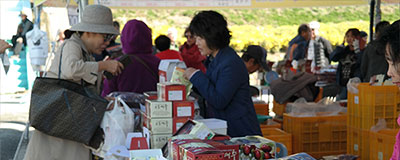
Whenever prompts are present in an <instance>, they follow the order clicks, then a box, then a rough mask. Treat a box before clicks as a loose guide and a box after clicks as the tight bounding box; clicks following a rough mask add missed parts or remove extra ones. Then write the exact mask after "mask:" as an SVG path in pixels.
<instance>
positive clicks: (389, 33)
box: [378, 20, 400, 65]
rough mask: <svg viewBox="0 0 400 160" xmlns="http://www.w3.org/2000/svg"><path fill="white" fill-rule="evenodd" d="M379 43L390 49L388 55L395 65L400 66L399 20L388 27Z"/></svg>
mask: <svg viewBox="0 0 400 160" xmlns="http://www.w3.org/2000/svg"><path fill="white" fill-rule="evenodd" d="M378 41H379V42H380V43H381V44H382V45H383V46H388V47H389V53H388V54H389V56H390V59H391V60H392V63H393V64H395V65H398V64H400V20H397V21H396V22H394V23H393V24H392V25H390V26H389V27H386V28H385V30H384V31H383V32H382V35H381V36H380V39H378ZM385 49H386V47H385Z"/></svg>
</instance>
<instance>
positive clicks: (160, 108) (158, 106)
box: [145, 99, 172, 118]
mask: <svg viewBox="0 0 400 160" xmlns="http://www.w3.org/2000/svg"><path fill="white" fill-rule="evenodd" d="M145 105H146V112H145V113H146V116H148V117H149V118H171V117H172V102H166V101H155V100H147V99H146V104H145Z"/></svg>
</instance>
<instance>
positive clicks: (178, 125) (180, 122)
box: [172, 117, 193, 133]
mask: <svg viewBox="0 0 400 160" xmlns="http://www.w3.org/2000/svg"><path fill="white" fill-rule="evenodd" d="M190 119H193V117H183V118H173V119H172V121H173V123H174V124H173V126H172V127H173V129H172V133H175V132H176V131H178V130H179V128H181V127H182V126H183V125H184V124H185V123H186V122H187V121H188V120H190Z"/></svg>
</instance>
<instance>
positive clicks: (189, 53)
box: [179, 29, 206, 73]
mask: <svg viewBox="0 0 400 160" xmlns="http://www.w3.org/2000/svg"><path fill="white" fill-rule="evenodd" d="M185 37H186V38H187V41H186V42H185V43H184V44H183V45H182V46H181V47H180V48H179V51H180V52H181V55H182V58H183V61H184V62H185V64H186V66H187V67H193V68H196V69H200V70H201V71H202V72H203V73H206V67H205V66H204V64H203V61H204V60H205V59H206V57H205V56H203V55H201V54H200V51H199V48H198V47H197V45H196V44H195V43H196V38H195V37H194V36H193V35H192V33H191V32H190V31H189V29H186V30H185Z"/></svg>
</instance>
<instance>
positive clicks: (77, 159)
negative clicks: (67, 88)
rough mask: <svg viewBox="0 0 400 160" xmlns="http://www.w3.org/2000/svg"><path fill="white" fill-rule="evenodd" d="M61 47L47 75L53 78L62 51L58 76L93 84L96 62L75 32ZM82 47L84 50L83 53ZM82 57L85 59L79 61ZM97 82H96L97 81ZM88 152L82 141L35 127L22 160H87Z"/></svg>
mask: <svg viewBox="0 0 400 160" xmlns="http://www.w3.org/2000/svg"><path fill="white" fill-rule="evenodd" d="M64 43H65V46H64V48H63V49H62V48H61V49H59V51H58V52H57V53H56V54H55V57H54V59H53V61H52V64H51V67H50V69H49V71H48V73H47V77H52V78H57V77H58V71H59V62H60V51H61V50H63V53H62V63H61V64H62V65H61V78H62V79H68V80H71V81H74V82H76V83H80V81H81V79H83V80H85V81H86V82H89V83H91V84H95V83H96V81H97V80H100V79H101V78H98V76H100V74H101V73H98V63H97V62H88V61H94V58H93V56H91V55H90V54H88V53H89V52H88V51H87V49H86V47H85V46H84V45H83V42H82V40H81V39H80V38H79V37H78V35H77V34H73V35H72V36H71V38H70V39H69V40H66V41H65V42H64ZM82 49H83V50H85V52H86V53H87V54H86V55H83V53H82ZM83 56H86V57H87V58H86V59H87V60H88V61H86V62H85V61H83ZM98 84H99V83H98ZM90 159H91V153H90V150H89V149H88V148H86V147H85V146H84V145H83V144H81V143H78V142H74V141H70V140H66V139H61V138H57V137H53V136H49V135H46V134H44V133H42V132H40V131H37V130H35V131H34V133H33V135H32V138H31V139H30V141H29V144H28V148H27V151H26V154H25V160H90Z"/></svg>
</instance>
